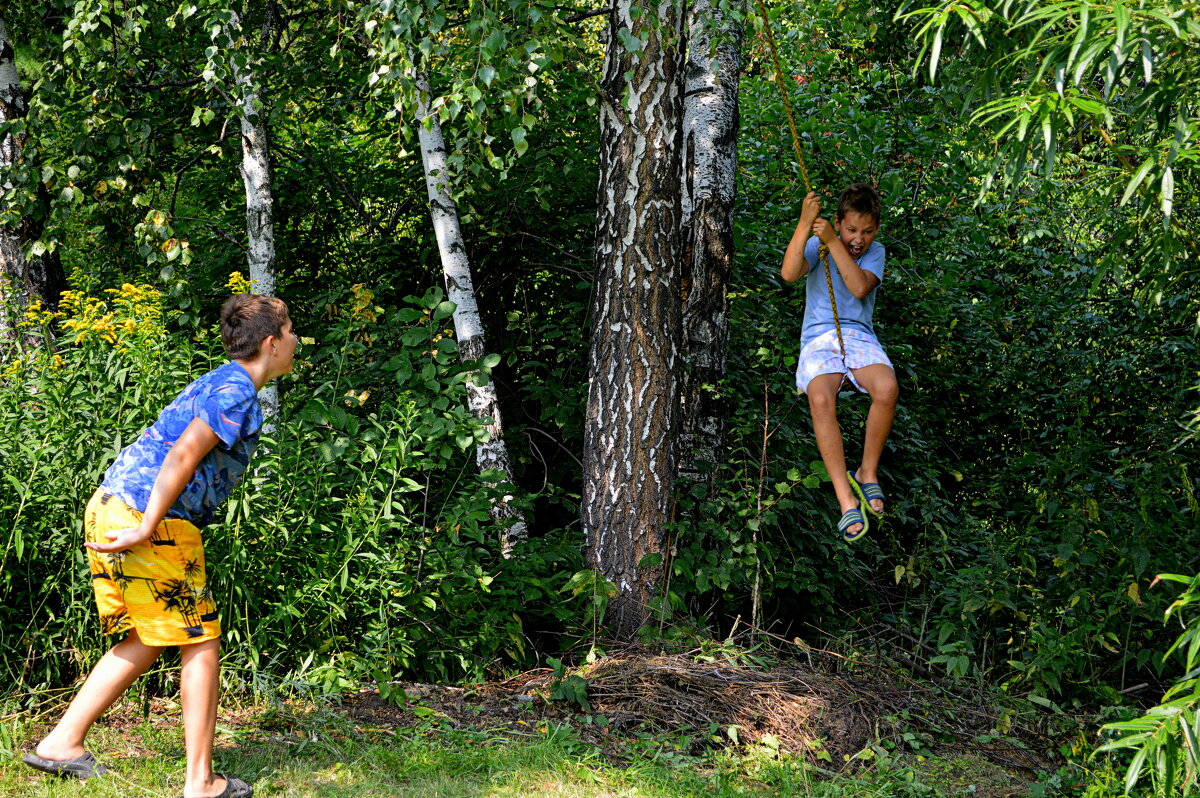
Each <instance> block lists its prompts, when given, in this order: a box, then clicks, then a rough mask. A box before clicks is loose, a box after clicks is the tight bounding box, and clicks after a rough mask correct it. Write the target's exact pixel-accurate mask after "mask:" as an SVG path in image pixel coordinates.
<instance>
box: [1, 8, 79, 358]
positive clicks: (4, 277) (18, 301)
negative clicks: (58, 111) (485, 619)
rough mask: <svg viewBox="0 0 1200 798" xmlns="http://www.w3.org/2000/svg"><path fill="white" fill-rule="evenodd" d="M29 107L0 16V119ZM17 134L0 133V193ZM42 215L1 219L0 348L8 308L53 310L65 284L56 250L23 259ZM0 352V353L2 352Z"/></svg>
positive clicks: (9, 337)
mask: <svg viewBox="0 0 1200 798" xmlns="http://www.w3.org/2000/svg"><path fill="white" fill-rule="evenodd" d="M28 111H29V107H28V105H27V103H26V100H25V94H24V92H23V91H22V90H21V83H20V79H19V77H18V75H17V67H16V59H15V57H14V53H13V47H12V42H11V41H10V40H9V36H8V29H7V28H6V27H5V25H4V20H3V18H0V122H16V121H20V120H23V119H25V117H26V115H27V113H28ZM22 138H23V134H21V133H18V134H13V133H9V134H7V135H4V136H0V175H3V177H0V192H3V191H7V190H8V189H9V188H11V187H12V178H11V176H8V175H7V174H6V173H8V172H9V170H11V169H13V168H14V167H15V166H16V165H17V164H18V162H19V160H20V158H21V144H22ZM37 191H38V208H39V210H41V211H42V214H41V215H44V214H45V213H46V212H48V210H49V204H50V198H49V195H48V194H47V192H46V187H45V186H44V185H42V184H41V183H40V182H39V183H38V189H37ZM41 215H30V214H24V215H22V216H21V218H20V219H19V220H18V221H17V222H16V223H15V224H13V223H12V222H7V223H5V222H4V221H3V220H0V347H3V348H5V349H6V348H7V346H6V344H8V343H9V342H12V341H15V340H17V327H16V322H17V319H16V318H10V309H12V310H15V311H17V312H18V313H19V312H20V311H23V310H24V309H25V308H27V307H29V305H30V304H31V303H33V302H35V301H40V303H41V305H42V307H43V308H45V309H49V310H54V309H57V307H58V301H59V298H60V296H61V294H62V292H63V290H65V289H66V287H67V281H66V277H65V276H64V275H63V269H62V261H61V260H60V259H59V257H58V254H57V253H56V252H53V251H50V252H45V253H43V254H40V255H38V256H36V257H33V258H28V259H27V258H26V257H25V255H24V254H23V250H24V247H25V246H26V245H28V244H29V243H31V242H34V241H37V240H39V239H40V238H41V237H42V232H43V230H44V225H43V222H42V219H41ZM22 338H23V341H22V342H23V343H24V344H25V345H35V344H36V343H37V339H36V338H33V337H29V336H23V337H22ZM0 355H3V352H2V351H0Z"/></svg>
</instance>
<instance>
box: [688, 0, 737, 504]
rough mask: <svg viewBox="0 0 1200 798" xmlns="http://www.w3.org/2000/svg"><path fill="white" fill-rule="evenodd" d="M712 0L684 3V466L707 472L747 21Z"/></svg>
mask: <svg viewBox="0 0 1200 798" xmlns="http://www.w3.org/2000/svg"><path fill="white" fill-rule="evenodd" d="M744 9H745V3H739V4H737V7H736V8H735V9H734V11H735V14H734V15H729V14H726V13H724V12H722V11H721V10H720V8H719V7H718V6H717V4H716V3H714V2H712V0H695V2H694V3H693V4H692V5H691V7H690V9H689V12H688V27H689V30H690V35H689V40H688V63H687V71H686V82H685V87H684V99H683V196H682V202H681V220H680V227H681V228H682V230H683V246H684V258H683V263H684V276H683V280H682V283H683V292H684V299H683V331H684V332H683V337H684V360H685V362H686V364H687V368H686V369H685V370H684V374H683V387H682V389H681V396H680V401H681V403H682V409H683V412H682V419H681V423H680V436H679V473H680V476H681V478H683V479H684V480H685V481H687V482H692V483H695V482H705V483H709V482H710V481H711V475H712V473H713V469H714V468H715V466H716V464H717V463H718V462H719V460H720V457H721V449H722V447H723V442H724V436H725V419H726V418H728V415H729V408H727V407H725V406H724V403H723V402H722V401H721V397H720V395H719V393H718V392H717V391H716V390H714V389H713V388H711V387H706V386H716V385H717V384H719V382H720V381H721V380H722V379H723V378H724V376H725V364H726V356H727V354H728V348H729V317H728V299H727V291H728V286H729V275H730V271H731V270H732V268H733V202H734V197H735V195H736V190H737V131H738V113H739V110H738V82H739V78H740V73H741V40H742V26H741V23H740V22H739V21H738V20H739V18H740V17H743V16H744V13H743V14H738V13H736V12H739V11H743V10H744Z"/></svg>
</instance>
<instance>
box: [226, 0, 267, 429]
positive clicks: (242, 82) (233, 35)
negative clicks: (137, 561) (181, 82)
mask: <svg viewBox="0 0 1200 798" xmlns="http://www.w3.org/2000/svg"><path fill="white" fill-rule="evenodd" d="M229 28H230V29H229V41H230V49H231V53H230V59H229V62H230V66H231V69H232V71H233V77H234V84H235V86H236V87H237V91H238V93H239V94H240V97H239V99H240V101H241V107H242V115H241V126H242V163H241V165H240V166H239V171H241V173H242V183H243V184H244V185H245V187H246V237H247V240H248V247H247V250H246V255H247V260H248V261H249V263H248V265H249V268H250V279H251V280H252V281H253V282H254V293H256V294H261V295H263V296H275V198H274V196H273V195H272V194H271V156H270V149H269V146H270V140H269V136H268V132H267V123H266V112H265V103H264V101H263V96H262V95H263V88H262V83H261V80H255V75H254V72H253V70H251V68H250V62H249V60H247V61H246V62H245V63H246V66H245V67H239V65H238V57H237V56H238V52H237V50H238V49H243V52H244V50H245V48H244V46H243V47H242V48H239V47H238V45H237V44H235V43H238V42H241V43H243V44H244V41H245V40H244V38H243V37H242V35H241V34H242V31H241V19H240V18H239V17H238V14H237V12H236V11H231V12H230V23H229ZM258 400H259V402H260V403H261V404H262V409H263V420H264V423H263V431H264V432H271V431H273V430H274V429H275V423H274V419H275V417H276V416H277V415H278V414H279V389H278V388H277V387H276V386H275V384H274V383H272V384H270V385H268V386H266V387H264V388H263V389H262V390H261V391H259V392H258Z"/></svg>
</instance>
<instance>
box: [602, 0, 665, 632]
mask: <svg viewBox="0 0 1200 798" xmlns="http://www.w3.org/2000/svg"><path fill="white" fill-rule="evenodd" d="M635 5H640V4H638V3H637V0H618V2H616V3H615V8H614V9H613V11H612V12H611V13H610V15H609V24H608V41H607V44H606V48H605V59H604V75H603V79H602V81H601V84H600V87H601V92H602V102H601V103H600V153H599V155H600V179H599V184H598V187H597V213H596V247H595V264H596V278H595V279H596V286H595V291H594V293H593V300H592V312H591V317H592V331H591V347H590V351H589V354H588V375H589V386H588V403H587V412H586V417H585V419H584V440H583V501H582V503H581V518H582V522H583V530H584V534H585V535H586V543H585V548H584V555H585V557H586V559H587V562H588V564H589V565H590V566H591V567H592V568H593V569H594V570H596V571H598V572H599V573H600V574H601V575H602V576H603V577H604V578H605V579H606V580H607V581H608V582H610V583H612V584H613V585H614V586H615V587H616V589H617V594H616V596H615V597H614V598H613V599H612V600H611V601H610V602H609V605H608V618H607V620H608V622H609V623H610V624H611V625H612V627H613V629H614V631H615V632H616V634H617V635H618V636H620V637H622V638H625V639H631V638H632V637H633V636H634V635H635V634H636V632H637V630H638V628H640V627H641V626H642V624H643V623H645V621H646V620H647V619H648V617H649V614H650V605H651V601H652V600H653V598H654V592H655V589H656V586H657V584H658V582H659V579H660V577H661V574H662V571H663V563H662V562H661V560H660V561H659V562H657V563H655V564H653V565H651V564H649V563H647V564H645V565H643V562H645V560H646V557H647V555H654V554H661V553H662V551H663V542H664V538H665V531H666V525H667V523H669V521H670V520H671V501H672V494H673V486H674V480H675V450H674V449H675V444H674V438H673V436H674V434H675V424H676V420H677V416H678V412H679V408H678V402H679V381H678V377H677V370H678V361H679V352H680V337H681V326H680V294H679V277H680V268H681V264H680V260H681V254H682V252H681V247H680V232H679V193H680V164H679V133H680V115H681V112H682V72H683V53H684V29H683V20H682V10H681V7H680V4H679V3H678V2H675V0H663V2H660V3H659V4H658V5H657V6H655V7H653V8H651V9H648V10H647V13H644V14H640V15H638V16H637V18H636V19H635V18H634V15H633V13H632V11H633V9H634V7H635ZM622 32H624V33H625V37H624V38H623V37H622V35H621V34H622ZM630 34H632V36H634V37H638V38H639V39H640V40H641V46H640V47H638V48H637V50H636V52H630V51H629V49H627V47H626V42H629V41H631V39H630V38H629V36H630ZM653 561H654V558H651V562H653Z"/></svg>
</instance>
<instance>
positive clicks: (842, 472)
mask: <svg viewBox="0 0 1200 798" xmlns="http://www.w3.org/2000/svg"><path fill="white" fill-rule="evenodd" d="M841 385H842V375H841V374H822V375H820V376H818V377H814V378H813V380H812V382H810V383H809V384H808V388H807V390H806V391H805V393H807V394H808V406H809V410H810V411H811V412H812V419H813V434H814V435H816V437H817V449H818V450H820V452H821V460H822V462H824V463H825V470H827V471H828V472H829V478H830V479H831V480H833V490H834V492H835V493H837V499H838V504H839V505H841V508H842V512H843V513H845V512H846V511H847V510H851V509H854V508H855V507H858V498H857V497H856V496H855V495H854V491H852V490H850V480H849V479H847V478H846V450H845V447H844V446H843V444H842V429H841V427H839V426H838V422H837V394H838V388H840V387H841ZM860 529H862V524H853V525H851V526H850V528H849V529H847V530H846V531H847V532H848V533H849V534H851V535H853V534H855V533H857V532H858V531H859V530H860Z"/></svg>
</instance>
